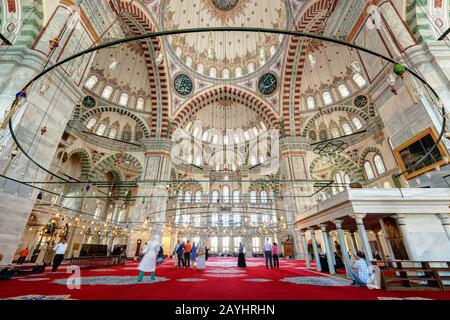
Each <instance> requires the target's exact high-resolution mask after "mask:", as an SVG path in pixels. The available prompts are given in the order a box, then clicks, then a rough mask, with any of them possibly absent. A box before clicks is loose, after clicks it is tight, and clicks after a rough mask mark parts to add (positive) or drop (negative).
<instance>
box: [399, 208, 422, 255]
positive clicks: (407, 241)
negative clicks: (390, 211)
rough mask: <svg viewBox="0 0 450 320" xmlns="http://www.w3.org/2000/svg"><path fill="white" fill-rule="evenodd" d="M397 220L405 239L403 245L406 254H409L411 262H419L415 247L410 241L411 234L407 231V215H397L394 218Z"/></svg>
mask: <svg viewBox="0 0 450 320" xmlns="http://www.w3.org/2000/svg"><path fill="white" fill-rule="evenodd" d="M394 218H395V219H396V220H397V225H398V229H399V230H400V234H401V235H402V238H403V244H404V245H405V249H406V252H407V253H408V258H409V260H417V255H416V251H415V250H414V247H413V246H412V245H411V241H410V239H409V233H408V230H407V229H406V215H403V214H397V215H395V216H394Z"/></svg>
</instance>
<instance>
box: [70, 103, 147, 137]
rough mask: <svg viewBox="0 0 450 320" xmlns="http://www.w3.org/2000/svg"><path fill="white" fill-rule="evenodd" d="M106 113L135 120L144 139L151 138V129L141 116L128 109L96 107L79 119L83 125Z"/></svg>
mask: <svg viewBox="0 0 450 320" xmlns="http://www.w3.org/2000/svg"><path fill="white" fill-rule="evenodd" d="M104 112H116V113H118V114H120V115H124V116H127V117H129V118H131V119H133V120H134V121H135V122H136V124H137V125H139V127H140V129H141V130H140V131H142V133H143V134H144V137H145V138H146V139H147V138H150V130H149V127H148V126H147V124H146V122H145V121H144V120H143V119H141V118H140V117H139V116H137V115H136V114H134V113H133V112H132V111H130V110H128V109H126V108H121V107H116V106H101V107H96V108H94V109H91V110H89V111H87V112H85V113H83V114H82V115H81V116H80V117H79V119H80V121H81V122H82V123H84V122H86V121H88V120H89V119H90V118H92V117H95V116H96V115H98V114H102V113H104Z"/></svg>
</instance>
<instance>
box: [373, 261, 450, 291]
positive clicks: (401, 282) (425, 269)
mask: <svg viewBox="0 0 450 320" xmlns="http://www.w3.org/2000/svg"><path fill="white" fill-rule="evenodd" d="M378 266H379V267H380V273H381V287H382V289H385V290H388V291H390V290H411V291H414V290H434V291H447V290H450V261H406V260H393V261H386V262H384V263H383V264H378Z"/></svg>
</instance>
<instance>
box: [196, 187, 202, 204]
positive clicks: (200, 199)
mask: <svg viewBox="0 0 450 320" xmlns="http://www.w3.org/2000/svg"><path fill="white" fill-rule="evenodd" d="M200 202H202V192H201V191H200V190H198V191H196V192H195V203H200Z"/></svg>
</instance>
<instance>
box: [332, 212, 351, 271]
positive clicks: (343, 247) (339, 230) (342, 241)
mask: <svg viewBox="0 0 450 320" xmlns="http://www.w3.org/2000/svg"><path fill="white" fill-rule="evenodd" d="M333 223H334V224H335V225H336V231H337V234H338V239H339V244H340V246H341V251H342V258H343V259H344V265H345V271H347V275H348V273H349V270H350V268H351V262H350V257H349V256H348V250H347V245H346V243H345V239H344V231H343V230H342V220H334V221H333Z"/></svg>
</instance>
